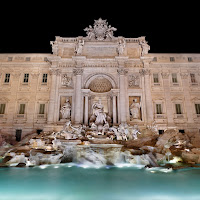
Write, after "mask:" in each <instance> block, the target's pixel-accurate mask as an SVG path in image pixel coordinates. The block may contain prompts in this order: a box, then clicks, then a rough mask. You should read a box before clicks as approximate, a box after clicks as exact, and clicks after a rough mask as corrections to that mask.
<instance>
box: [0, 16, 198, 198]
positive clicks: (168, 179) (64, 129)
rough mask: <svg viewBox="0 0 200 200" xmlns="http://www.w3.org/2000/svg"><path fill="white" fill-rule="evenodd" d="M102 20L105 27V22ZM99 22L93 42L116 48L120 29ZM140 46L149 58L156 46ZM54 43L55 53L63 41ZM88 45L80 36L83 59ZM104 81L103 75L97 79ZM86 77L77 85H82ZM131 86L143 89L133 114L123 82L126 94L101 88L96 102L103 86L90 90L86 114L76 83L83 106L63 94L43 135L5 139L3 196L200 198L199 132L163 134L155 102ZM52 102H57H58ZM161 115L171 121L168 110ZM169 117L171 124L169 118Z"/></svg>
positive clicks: (121, 46) (0, 151)
mask: <svg viewBox="0 0 200 200" xmlns="http://www.w3.org/2000/svg"><path fill="white" fill-rule="evenodd" d="M99 21H100V22H102V20H101V19H99ZM99 21H97V20H96V25H95V30H94V29H93V28H92V26H89V27H88V28H86V29H85V31H86V33H87V37H86V39H87V40H88V41H90V40H94V41H97V42H100V43H101V42H102V41H104V40H105V41H107V42H108V43H109V41H111V40H112V39H113V37H114V36H113V31H115V30H116V29H115V28H113V27H111V26H110V25H109V26H107V25H106V29H105V27H104V29H105V30H100V29H98V25H99V24H98V23H100V22H99ZM103 22H105V21H103ZM101 31H103V32H101ZM86 39H85V40H86ZM66 41H67V40H66ZM134 42H135V41H134ZM136 42H138V40H137V41H136ZM139 42H140V45H141V46H142V52H141V56H142V57H144V56H145V55H147V54H148V50H149V46H148V45H147V43H146V42H145V40H143V39H141V40H140V41H139ZM58 43H59V42H58ZM52 45H54V49H53V51H54V52H53V53H54V54H55V52H56V51H57V49H56V48H57V47H55V45H57V43H52ZM84 45H85V41H84V39H83V38H79V40H78V43H77V45H76V46H75V48H74V53H75V55H76V56H81V55H82V52H83V47H84ZM125 47H126V41H125V40H124V39H123V38H121V39H120V40H119V43H118V48H117V51H116V54H117V55H118V56H119V57H120V56H124V51H125ZM88 51H89V50H88ZM101 53H102V52H101ZM52 59H53V58H52ZM80 59H82V57H80ZM52 62H53V60H52ZM76 62H77V63H78V62H79V60H77V61H76ZM81 62H82V61H81ZM119 62H121V61H120V60H119ZM76 70H79V71H78V72H77V74H76V76H77V77H78V78H80V77H79V76H80V74H81V73H82V71H81V70H82V69H80V68H78V69H76ZM118 71H119V74H120V78H121V79H122V81H123V80H124V77H122V76H124V72H123V73H122V71H123V69H121V68H119V69H118ZM140 73H142V74H143V73H146V72H144V71H140ZM102 77H103V76H100V77H99V76H97V80H100V79H101V78H102ZM78 78H77V81H80V80H81V79H80V80H78ZM63 80H64V81H65V82H64V83H65V84H67V87H69V88H70V91H71V85H72V80H71V79H69V77H67V76H65V77H64V79H63ZM94 80H95V78H93V79H92V80H91V83H92V81H94ZM105 80H107V79H103V81H105ZM110 80H111V79H110ZM131 81H132V82H129V84H133V85H134V87H135V88H134V89H133V90H137V92H136V94H135V95H134V96H131V98H130V99H129V100H128V101H129V106H128V112H127V110H126V108H125V107H126V106H125V105H126V104H125V102H126V101H125V96H123V95H125V93H123V89H124V86H123V85H120V87H122V88H121V89H122V92H121V89H120V94H118V91H117V89H111V90H112V93H105V90H104V93H101V91H100V90H99V91H98V93H96V96H95V97H93V101H91V99H92V98H90V99H88V95H91V94H92V95H93V96H94V95H95V92H92V90H95V89H94V88H92V87H94V85H91V84H90V88H89V89H85V90H83V91H84V92H85V93H86V94H85V96H84V107H82V110H84V112H83V113H81V111H80V110H81V105H83V104H82V103H81V102H80V100H81V99H82V97H81V95H80V94H81V89H80V88H79V85H78V84H77V83H76V86H75V87H77V88H76V89H77V91H76V92H75V93H76V99H75V104H74V102H73V99H72V98H73V95H72V96H70V95H68V96H65V98H64V97H62V96H59V98H60V97H61V100H62V103H61V104H60V108H59V114H58V113H57V114H55V113H54V110H53V109H49V113H48V119H47V120H48V123H47V124H46V125H45V126H44V129H43V130H42V131H40V132H32V133H29V134H26V135H25V136H24V137H23V138H22V140H21V141H18V142H16V143H14V144H10V143H9V142H8V141H7V140H6V139H5V138H4V137H3V135H2V136H1V135H0V156H1V157H0V158H1V159H0V186H1V187H0V199H2V200H10V199H15V200H17V199H20V200H23V199H24V200H29V199H30V200H35V199H40V200H43V199H48V200H65V199H66V200H93V199H96V200H99V199H105V200H106V199H109V200H132V199H137V200H143V199H149V200H151V199H152V200H169V199H170V200H171V199H172V200H179V199H181V200H184V199H185V200H186V199H187V200H188V199H191V200H194V199H200V192H199V179H200V165H199V164H200V135H199V133H197V132H190V131H186V132H184V133H182V132H180V131H179V129H178V128H177V127H175V126H171V127H167V126H165V125H163V127H164V126H165V127H164V128H163V130H162V134H161V132H160V127H162V123H161V121H159V120H158V119H157V118H155V119H154V120H151V119H153V118H151V112H150V111H152V108H151V106H152V105H151V103H149V101H148V99H147V102H146V104H144V103H145V101H146V100H145V99H144V98H143V97H142V95H144V94H143V93H142V91H141V93H140V89H139V86H138V85H139V84H140V83H139V80H138V77H137V78H135V79H134V80H133V79H131ZM106 83H107V82H106ZM109 83H110V82H109ZM111 83H112V80H111ZM101 84H102V83H101ZM113 84H114V82H113ZM136 86H138V87H136ZM95 87H97V86H95ZM110 87H112V85H110ZM79 89H80V90H79ZM104 89H105V88H104ZM106 89H107V88H106ZM89 90H90V91H89ZM52 91H54V93H55V94H58V93H56V92H55V90H52ZM59 91H62V89H61V90H59ZM63 91H64V90H63ZM88 91H89V92H90V93H88ZM116 91H117V92H116ZM130 91H132V89H131V90H130ZM115 92H116V93H115ZM146 92H147V93H148V90H147V91H146ZM114 93H115V94H114ZM55 94H54V95H55ZM104 94H105V95H107V96H106V98H107V97H109V98H110V95H111V96H112V98H111V99H110V100H111V101H112V102H111V101H110V100H109V101H108V102H109V104H106V103H105V102H106V100H105V99H106V98H105V95H104ZM118 95H119V96H118ZM148 95H150V93H148ZM148 95H147V97H150V96H148ZM147 97H145V98H147ZM123 98H124V99H123ZM118 99H119V100H120V102H119V101H118ZM50 104H51V105H57V104H56V102H54V100H53V99H51V98H50ZM42 105H44V104H42ZM144 105H145V106H146V111H147V113H145V109H144V107H145V106H144ZM156 105H161V104H156ZM177 105H179V104H177ZM196 105H197V104H196ZM123 106H125V107H123ZM22 107H23V106H22ZM177 107H178V106H177ZM40 108H44V106H42V107H41V106H40ZM156 108H160V107H159V106H156ZM21 109H22V108H21ZM41 110H42V109H41ZM74 110H75V111H74ZM158 110H159V109H158ZM126 112H127V113H128V116H129V119H128V120H126V116H127V115H126ZM41 113H42V112H41ZM41 113H40V116H41V115H42V114H41ZM158 115H159V116H160V117H163V116H164V115H162V114H161V113H160V114H159V113H158ZM54 116H57V117H58V119H59V121H58V123H57V125H55V124H54V125H52V123H50V122H52V120H53V119H56V117H54ZM82 116H83V117H82ZM183 117H184V116H183ZM162 119H163V122H164V120H165V118H162ZM42 120H43V119H40V120H38V122H37V123H40V121H41V124H42V123H43V122H42ZM178 120H179V119H178ZM181 120H182V118H181ZM58 129H59V130H58Z"/></svg>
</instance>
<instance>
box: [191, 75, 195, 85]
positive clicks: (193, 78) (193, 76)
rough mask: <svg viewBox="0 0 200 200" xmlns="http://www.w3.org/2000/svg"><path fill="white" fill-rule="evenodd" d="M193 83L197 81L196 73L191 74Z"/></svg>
mask: <svg viewBox="0 0 200 200" xmlns="http://www.w3.org/2000/svg"><path fill="white" fill-rule="evenodd" d="M190 79H191V83H196V79H195V74H190Z"/></svg>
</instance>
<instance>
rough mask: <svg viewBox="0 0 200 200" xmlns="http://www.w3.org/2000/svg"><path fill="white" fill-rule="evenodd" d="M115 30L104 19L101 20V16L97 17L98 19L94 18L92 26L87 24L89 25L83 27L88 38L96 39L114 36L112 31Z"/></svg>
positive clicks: (100, 39)
mask: <svg viewBox="0 0 200 200" xmlns="http://www.w3.org/2000/svg"><path fill="white" fill-rule="evenodd" d="M116 30H117V29H116V28H114V27H112V26H111V25H108V22H106V20H102V19H101V18H99V19H98V20H94V26H93V27H92V26H91V25H89V27H87V28H85V29H84V31H86V34H87V38H88V39H89V40H91V39H96V40H99V41H102V40H105V39H112V38H113V37H114V36H113V31H116Z"/></svg>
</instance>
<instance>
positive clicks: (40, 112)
mask: <svg viewBox="0 0 200 200" xmlns="http://www.w3.org/2000/svg"><path fill="white" fill-rule="evenodd" d="M44 109H45V104H40V110H39V114H44Z"/></svg>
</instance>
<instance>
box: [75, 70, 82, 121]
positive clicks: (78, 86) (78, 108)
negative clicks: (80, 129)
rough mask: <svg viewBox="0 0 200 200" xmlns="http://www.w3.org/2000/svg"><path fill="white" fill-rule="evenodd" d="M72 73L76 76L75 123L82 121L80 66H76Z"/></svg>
mask: <svg viewBox="0 0 200 200" xmlns="http://www.w3.org/2000/svg"><path fill="white" fill-rule="evenodd" d="M73 73H74V75H75V76H76V83H75V107H74V108H75V120H74V122H75V124H80V123H82V116H81V114H82V93H81V85H82V81H81V79H82V76H81V75H82V73H83V69H82V68H76V69H74V70H73Z"/></svg>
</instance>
